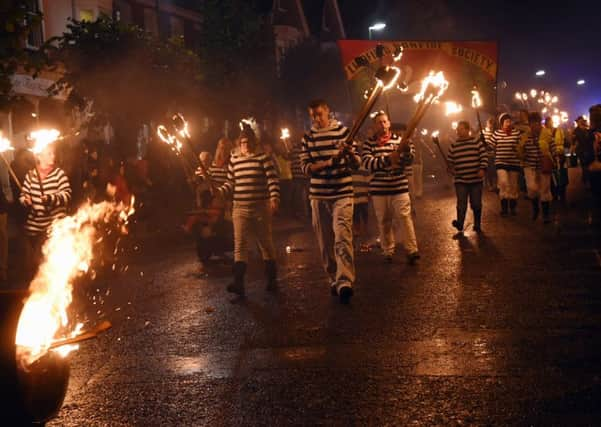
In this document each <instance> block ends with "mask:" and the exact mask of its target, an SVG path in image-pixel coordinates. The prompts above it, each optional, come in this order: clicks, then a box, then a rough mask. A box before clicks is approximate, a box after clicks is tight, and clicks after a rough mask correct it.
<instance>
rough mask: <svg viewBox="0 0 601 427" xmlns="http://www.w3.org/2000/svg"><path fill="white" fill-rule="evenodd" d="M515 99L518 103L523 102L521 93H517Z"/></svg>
mask: <svg viewBox="0 0 601 427" xmlns="http://www.w3.org/2000/svg"><path fill="white" fill-rule="evenodd" d="M515 99H517V100H518V101H521V100H522V94H521V93H519V92H516V93H515Z"/></svg>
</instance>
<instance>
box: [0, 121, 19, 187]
mask: <svg viewBox="0 0 601 427" xmlns="http://www.w3.org/2000/svg"><path fill="white" fill-rule="evenodd" d="M11 150H14V148H13V147H12V145H10V141H9V140H8V139H6V138H4V137H3V136H2V132H0V157H1V158H2V161H3V162H4V163H5V164H6V168H7V169H8V172H9V173H10V177H11V178H12V179H13V182H14V183H15V185H16V186H17V188H18V189H19V191H21V190H22V188H23V187H22V186H21V183H20V182H19V178H17V175H16V174H15V171H14V170H13V168H12V167H11V166H10V163H8V160H6V157H4V153H5V152H6V151H11Z"/></svg>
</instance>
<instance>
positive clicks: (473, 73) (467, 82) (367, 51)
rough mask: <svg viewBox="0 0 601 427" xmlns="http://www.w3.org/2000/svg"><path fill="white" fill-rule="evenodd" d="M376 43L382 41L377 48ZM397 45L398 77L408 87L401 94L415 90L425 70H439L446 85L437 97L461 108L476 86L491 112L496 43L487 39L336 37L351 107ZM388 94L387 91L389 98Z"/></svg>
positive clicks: (413, 92) (469, 101)
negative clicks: (379, 39) (446, 82)
mask: <svg viewBox="0 0 601 427" xmlns="http://www.w3.org/2000/svg"><path fill="white" fill-rule="evenodd" d="M378 44H380V45H382V48H381V50H380V51H379V52H378V51H377V48H376V46H377V45H378ZM399 46H400V47H402V48H403V57H402V59H401V61H400V68H401V70H402V74H401V79H400V80H401V81H404V82H406V83H407V84H408V87H409V90H408V92H407V93H406V94H405V95H413V94H415V93H416V92H417V91H418V90H419V83H420V81H421V80H422V79H423V78H424V77H425V76H426V75H427V74H428V72H429V71H431V70H432V71H443V72H444V75H445V77H446V79H447V80H448V81H449V83H450V85H449V90H448V92H447V94H445V96H444V98H443V99H442V100H441V101H445V100H453V101H455V102H458V103H460V104H462V105H463V106H464V108H466V107H470V105H471V90H472V88H473V87H474V86H477V88H478V90H479V92H480V96H481V98H482V101H483V106H482V108H483V109H485V110H488V111H490V112H493V113H494V111H495V109H496V81H497V52H498V49H497V43H496V42H490V41H486V42H485V41H461V42H455V41H375V40H340V41H338V47H339V49H340V54H341V58H342V63H343V67H344V72H345V75H346V78H347V79H348V80H350V81H351V87H352V88H353V91H352V92H353V94H354V95H355V96H353V98H354V99H353V104H354V106H355V107H356V106H357V105H358V104H359V103H360V102H361V100H360V94H363V92H364V91H365V90H366V89H368V88H369V87H370V86H371V85H373V72H374V71H375V69H377V67H378V66H380V65H381V64H382V63H389V62H390V60H391V58H392V54H393V52H394V51H395V49H396V48H397V47H399ZM378 53H380V55H378ZM366 64H369V66H366ZM396 92H399V91H396ZM399 93H400V92H399ZM391 95H392V94H389V95H388V96H389V98H390V96H391ZM357 96H358V97H357ZM394 97H396V95H395V96H394ZM405 98H408V96H405ZM397 101H398V100H397Z"/></svg>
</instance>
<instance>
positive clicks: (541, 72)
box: [536, 70, 546, 77]
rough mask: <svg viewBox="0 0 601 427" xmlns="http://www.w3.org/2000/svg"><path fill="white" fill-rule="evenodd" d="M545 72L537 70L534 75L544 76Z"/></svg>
mask: <svg viewBox="0 0 601 427" xmlns="http://www.w3.org/2000/svg"><path fill="white" fill-rule="evenodd" d="M545 74H546V72H545V70H538V71H537V72H536V75H537V76H539V77H541V76H544V75H545Z"/></svg>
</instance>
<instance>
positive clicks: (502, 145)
mask: <svg viewBox="0 0 601 427" xmlns="http://www.w3.org/2000/svg"><path fill="white" fill-rule="evenodd" d="M499 125H500V126H501V128H500V129H497V130H496V131H494V132H493V134H492V137H491V138H490V142H489V144H490V147H491V148H492V149H493V150H494V152H495V168H496V169H497V186H498V187H499V197H500V199H501V216H507V214H508V213H509V212H511V215H516V207H517V203H518V197H519V177H520V169H521V166H520V158H519V156H518V146H519V143H520V131H519V130H517V129H514V127H513V124H512V122H511V116H510V115H509V114H507V113H503V114H501V116H500V117H499Z"/></svg>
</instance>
